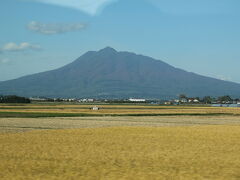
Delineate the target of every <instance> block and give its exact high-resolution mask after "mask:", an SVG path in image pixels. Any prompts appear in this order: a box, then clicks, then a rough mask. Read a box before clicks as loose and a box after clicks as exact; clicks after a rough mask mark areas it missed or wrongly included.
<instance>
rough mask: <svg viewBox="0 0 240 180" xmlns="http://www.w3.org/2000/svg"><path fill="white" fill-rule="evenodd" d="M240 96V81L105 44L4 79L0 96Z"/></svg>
mask: <svg viewBox="0 0 240 180" xmlns="http://www.w3.org/2000/svg"><path fill="white" fill-rule="evenodd" d="M182 93H184V94H186V95H189V96H199V97H202V96H207V95H210V96H220V95H227V94H228V95H231V96H234V97H239V95H240V84H238V83H234V82H228V81H223V80H219V79H215V78H211V77H206V76H202V75H198V74H196V73H192V72H187V71H185V70H182V69H179V68H175V67H173V66H171V65H169V64H167V63H165V62H163V61H161V60H156V59H154V58H151V57H148V56H144V55H139V54H135V53H131V52H126V51H120V52H118V51H116V50H115V49H113V48H111V47H106V48H104V49H101V50H99V51H88V52H87V53H85V54H83V55H82V56H80V57H79V58H77V59H76V60H75V61H73V62H72V63H69V64H67V65H65V66H63V67H60V68H58V69H55V70H50V71H46V72H41V73H36V74H33V75H27V76H23V77H20V78H17V79H14V80H9V81H4V82H0V94H3V95H5V94H16V95H22V96H46V97H79V98H84V97H94V98H128V97H144V98H167V97H169V98H170V97H176V96H178V95H179V94H182Z"/></svg>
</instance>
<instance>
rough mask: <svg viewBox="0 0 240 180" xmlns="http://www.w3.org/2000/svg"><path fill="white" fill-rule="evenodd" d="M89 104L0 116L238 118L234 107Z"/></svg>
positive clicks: (2, 108)
mask: <svg viewBox="0 0 240 180" xmlns="http://www.w3.org/2000/svg"><path fill="white" fill-rule="evenodd" d="M92 107H93V105H71V104H30V105H24V104H22V105H9V104H5V105H0V117H79V116H129V115H130V116H174V115H178V116H183V115H202V116H204V115H213V116H214V115H236V116H238V115H240V111H239V109H238V108H224V107H205V106H202V107H198V106H157V105H106V104H104V105H101V104H100V105H99V108H100V110H99V111H93V110H91V108H92Z"/></svg>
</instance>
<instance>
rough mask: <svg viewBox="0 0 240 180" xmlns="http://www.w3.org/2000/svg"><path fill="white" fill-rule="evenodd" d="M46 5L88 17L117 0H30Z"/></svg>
mask: <svg viewBox="0 0 240 180" xmlns="http://www.w3.org/2000/svg"><path fill="white" fill-rule="evenodd" d="M31 1H35V2H42V3H47V4H54V5H58V6H64V7H69V8H74V9H78V10H81V11H83V12H85V13H87V14H90V15H93V16H94V15H96V14H97V13H98V12H99V11H100V10H101V9H103V8H104V7H105V6H106V5H108V4H109V3H112V2H116V1H117V0H31Z"/></svg>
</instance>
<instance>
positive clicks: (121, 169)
mask: <svg viewBox="0 0 240 180" xmlns="http://www.w3.org/2000/svg"><path fill="white" fill-rule="evenodd" d="M239 139H240V126H222V125H221V126H195V127H161V128H146V127H145V128H144V127H132V128H130V127H128V128H127V127H126V128H125V127H121V128H91V129H78V130H50V131H31V132H26V133H15V134H8V133H7V134H6V133H5V134H0V149H1V151H0V161H1V163H0V177H1V178H3V179H184V180H188V179H189V180H192V179H218V180H221V179H228V180H231V179H239V178H240V171H239V169H240V165H239V164H240V159H239V152H240V141H239Z"/></svg>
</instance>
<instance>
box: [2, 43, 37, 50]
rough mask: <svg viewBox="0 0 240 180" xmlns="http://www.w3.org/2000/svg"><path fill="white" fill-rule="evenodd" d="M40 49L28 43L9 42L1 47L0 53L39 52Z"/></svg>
mask: <svg viewBox="0 0 240 180" xmlns="http://www.w3.org/2000/svg"><path fill="white" fill-rule="evenodd" d="M39 49H41V47H40V46H39V45H35V44H31V43H28V42H23V43H20V44H17V43H14V42H10V43H7V44H5V45H3V47H2V48H0V51H1V52H14V51H26V50H39Z"/></svg>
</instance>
